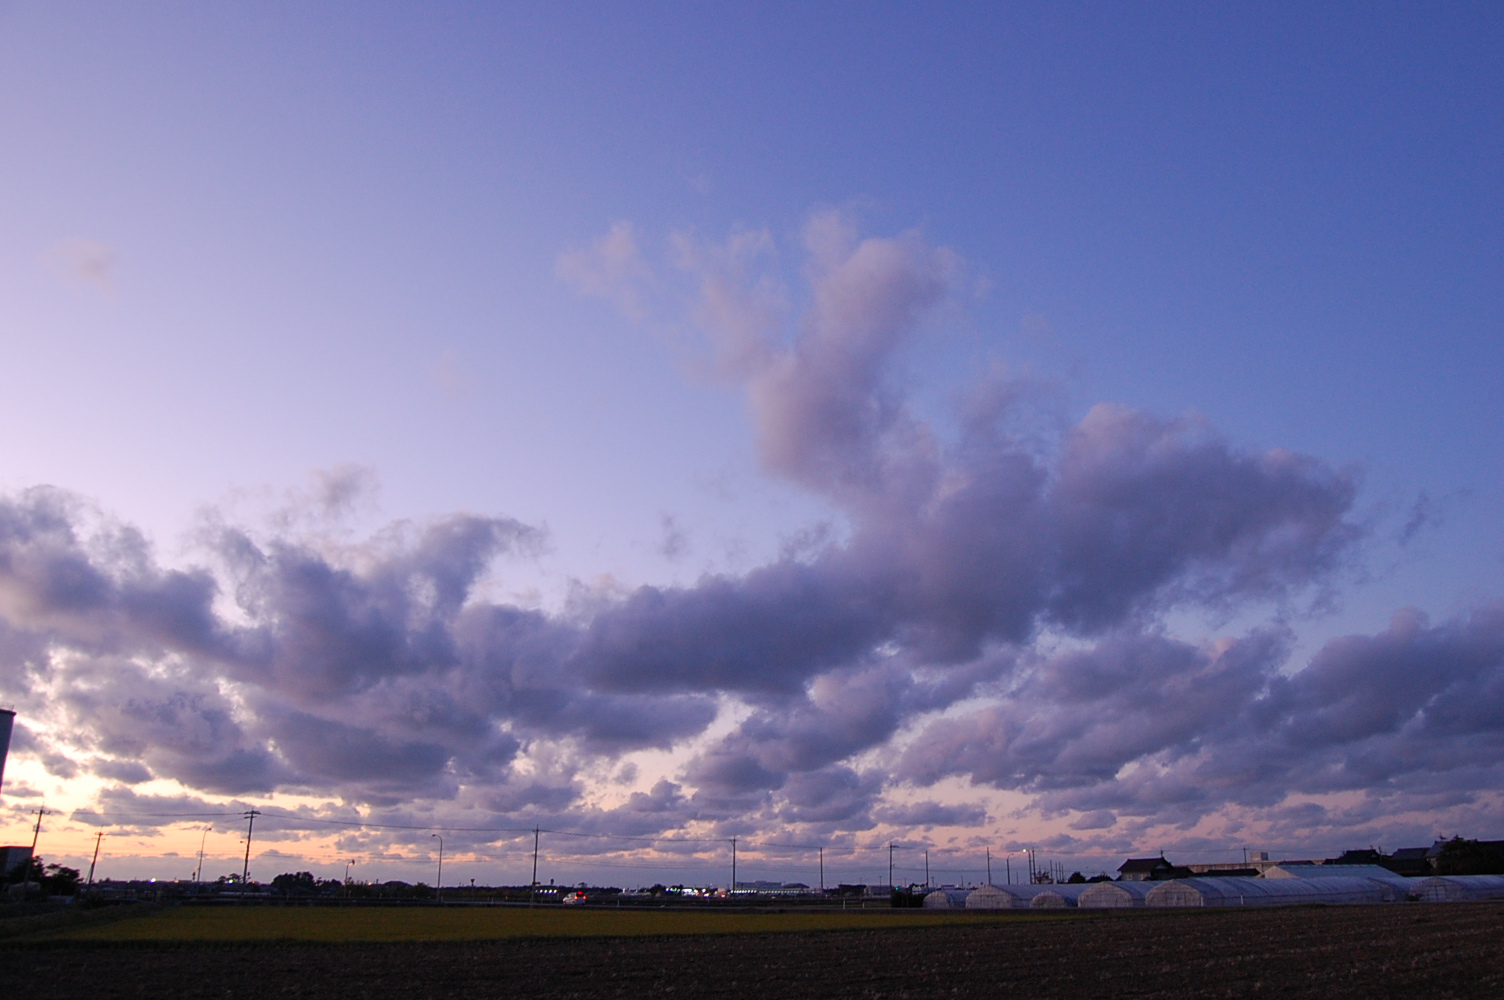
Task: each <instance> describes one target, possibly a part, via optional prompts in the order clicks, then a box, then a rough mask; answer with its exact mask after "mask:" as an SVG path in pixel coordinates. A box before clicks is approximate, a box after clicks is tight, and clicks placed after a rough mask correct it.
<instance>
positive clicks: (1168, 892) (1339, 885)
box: [1144, 877, 1397, 906]
mask: <svg viewBox="0 0 1504 1000" xmlns="http://www.w3.org/2000/svg"><path fill="white" fill-rule="evenodd" d="M1396 898H1397V894H1396V892H1395V889H1394V886H1393V885H1390V884H1387V883H1383V882H1376V881H1374V880H1373V879H1368V878H1341V877H1338V878H1242V877H1235V878H1185V879H1173V880H1172V881H1169V882H1161V883H1159V885H1157V886H1155V887H1154V888H1153V889H1151V890H1149V894H1148V895H1147V896H1145V897H1144V905H1145V906H1292V905H1296V904H1301V903H1327V904H1339V903H1340V904H1346V903H1386V902H1393V901H1395V899H1396Z"/></svg>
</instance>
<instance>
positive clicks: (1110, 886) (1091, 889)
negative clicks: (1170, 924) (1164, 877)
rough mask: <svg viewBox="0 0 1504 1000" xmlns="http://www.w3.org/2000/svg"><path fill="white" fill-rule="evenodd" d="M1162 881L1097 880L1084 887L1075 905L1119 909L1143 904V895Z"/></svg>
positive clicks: (1147, 893) (1089, 907)
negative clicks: (1084, 889) (1093, 883)
mask: <svg viewBox="0 0 1504 1000" xmlns="http://www.w3.org/2000/svg"><path fill="white" fill-rule="evenodd" d="M1160 884H1162V883H1159V882H1098V883H1096V884H1095V885H1089V886H1087V887H1086V891H1085V892H1083V893H1082V894H1081V895H1080V897H1079V898H1078V899H1077V900H1076V905H1077V906H1082V907H1086V908H1088V909H1121V908H1123V907H1129V906H1143V905H1144V897H1145V896H1147V895H1149V893H1150V891H1151V890H1153V889H1154V887H1155V886H1158V885H1160Z"/></svg>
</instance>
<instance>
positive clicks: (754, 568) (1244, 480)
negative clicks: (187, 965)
mask: <svg viewBox="0 0 1504 1000" xmlns="http://www.w3.org/2000/svg"><path fill="white" fill-rule="evenodd" d="M1501 52H1504V12H1501V8H1500V7H1499V6H1498V5H1496V4H1483V3H1460V2H1459V3H1437V4H1379V3H1374V4H1363V5H1356V4H1348V5H1338V4H1327V5H1313V4H1285V5H1282V4H1272V3H1271V4H1259V5H1225V4H1224V5H1189V4H1188V5H1177V4H1167V3H1166V4H1062V3H1052V4H1024V3H1015V4H996V5H991V4H962V3H952V4H945V3H941V4H924V5H918V4H907V5H901V4H881V3H874V2H864V3H851V4H844V3H822V4H808V3H788V4H780V3H756V4H687V3H684V4H679V3H664V4H649V3H630V4H613V3H589V4H567V3H547V4H503V3H488V4H401V5H399V4H386V3H365V4H334V3H330V4H321V5H313V4H302V3H288V4H273V3H244V4H234V3H215V4H207V5H205V4H168V3H152V4H134V3H112V4H99V3H94V4H73V3H66V2H48V3H30V2H25V3H0V349H3V354H0V422H3V423H0V426H3V428H4V432H3V434H0V705H6V706H10V707H14V709H15V710H16V712H17V722H16V732H15V736H14V739H13V742H12V748H11V756H10V760H9V762H8V764H7V767H6V773H5V777H4V785H3V789H0V841H3V842H4V843H29V842H30V838H31V834H32V828H31V824H32V822H34V819H35V813H36V810H37V809H38V808H39V807H42V806H43V805H44V804H45V807H46V808H47V809H48V810H57V812H56V813H55V814H52V815H49V816H48V817H47V819H46V822H45V823H44V825H43V832H42V834H41V837H40V841H39V844H38V852H39V853H41V854H43V855H44V856H46V857H47V858H48V859H49V860H59V859H60V860H66V861H67V862H68V863H72V864H75V865H77V864H79V863H84V864H86V863H87V860H88V852H89V851H90V850H91V849H92V848H93V845H94V842H95V834H96V833H97V832H100V831H103V832H104V833H105V840H104V844H105V845H106V852H107V859H108V863H107V864H105V863H102V867H101V874H102V875H114V876H117V877H119V876H124V875H154V876H158V877H166V878H180V877H185V876H187V875H188V874H189V873H190V872H191V870H192V869H193V867H194V865H195V864H196V854H197V850H198V846H199V843H200V839H201V837H205V836H207V845H208V846H207V848H206V850H207V851H208V853H209V855H210V858H211V859H212V861H209V862H206V870H207V873H208V874H210V875H218V874H223V873H224V872H228V871H231V870H237V871H238V870H239V865H240V862H239V852H240V851H241V850H242V849H243V847H242V846H241V845H240V844H239V842H238V839H237V838H238V836H240V835H241V833H242V832H243V830H244V826H243V823H242V821H240V820H239V819H237V818H236V814H237V813H238V812H239V811H241V810H244V809H247V808H250V807H252V806H254V807H256V808H259V809H262V810H263V811H264V812H265V813H266V815H267V818H266V819H265V820H264V821H263V820H258V826H257V830H256V840H255V844H254V848H253V857H252V869H253V874H254V875H257V876H259V877H262V878H267V879H269V878H270V877H271V876H272V875H275V874H277V873H278V872H281V871H292V870H299V869H304V868H311V869H313V870H315V871H316V872H318V873H319V874H320V875H338V874H339V873H340V872H341V871H343V869H344V866H345V862H346V861H349V860H355V861H356V862H357V866H358V867H357V872H356V874H359V875H362V876H364V877H368V878H372V879H387V878H403V879H407V880H410V881H415V880H417V879H419V878H422V879H424V880H430V876H431V874H432V872H431V867H430V866H431V858H432V852H433V838H432V834H434V833H440V834H442V836H444V837H445V839H446V843H447V848H446V849H447V850H448V851H450V852H452V854H451V856H452V858H453V861H452V862H450V861H446V865H445V878H446V881H448V880H450V878H451V877H452V878H453V879H454V880H457V881H458V880H462V879H468V878H471V877H474V878H475V879H476V881H477V882H479V883H482V884H485V883H492V882H504V881H514V882H515V881H526V879H527V877H528V875H527V871H526V866H525V864H524V859H525V856H527V857H530V851H531V847H532V836H531V834H530V833H528V834H526V835H525V836H524V835H521V834H519V833H517V832H516V831H520V830H530V829H531V828H532V827H535V826H538V827H542V828H543V829H545V830H550V831H555V833H553V834H550V835H548V836H550V837H551V838H552V840H551V842H550V843H551V846H550V847H549V848H548V851H549V852H551V853H549V854H548V855H547V857H548V859H549V867H548V868H547V869H546V872H540V875H542V874H546V876H547V877H557V878H559V879H560V880H561V881H569V882H573V881H579V880H582V879H589V880H592V881H604V882H609V883H612V884H626V885H636V884H649V883H651V882H653V881H668V880H688V881H696V882H707V881H708V882H715V881H717V880H719V881H720V882H721V884H724V882H725V880H726V877H727V873H726V872H725V871H724V870H723V869H724V868H725V865H724V863H723V862H724V859H725V857H726V854H727V852H726V850H725V847H724V845H725V842H726V841H727V840H729V838H731V837H737V838H738V840H739V842H744V843H746V844H748V845H749V846H748V847H747V848H746V849H745V850H746V854H745V856H744V858H743V862H744V864H745V865H746V868H745V870H744V873H743V877H746V878H776V879H786V878H787V879H793V878H799V879H800V880H802V881H806V882H809V881H811V876H812V874H813V867H812V866H813V855H812V850H813V847H814V846H819V845H823V846H826V848H827V850H828V851H829V852H830V853H829V854H828V855H827V868H828V869H829V871H828V880H829V881H831V882H834V881H836V880H838V879H840V880H847V881H873V880H876V879H877V877H878V875H879V874H880V873H881V874H883V875H884V876H885V874H886V872H885V869H883V870H882V871H881V872H880V869H879V867H878V861H877V860H876V859H877V858H878V857H879V855H881V856H882V859H883V860H882V864H883V865H885V864H886V847H885V845H887V844H888V843H889V842H892V841H897V842H899V843H900V844H903V845H905V847H904V850H905V851H907V852H908V855H907V860H906V861H905V862H904V863H905V864H907V865H910V866H912V865H913V864H914V863H915V862H914V858H915V857H917V856H918V855H917V852H918V851H920V850H922V849H926V848H927V849H929V850H931V852H932V854H933V855H934V857H935V858H936V859H937V860H936V866H937V868H943V869H945V870H947V871H950V872H953V873H955V874H954V875H953V876H952V875H947V876H946V877H948V878H949V877H956V878H961V877H968V878H975V877H978V876H977V872H976V869H977V866H978V865H979V864H980V862H979V861H978V859H979V858H981V857H982V856H983V855H984V852H985V851H986V850H987V849H991V850H992V852H993V853H994V856H995V857H1006V856H1009V855H1010V854H1011V855H1012V857H1014V858H1017V857H1018V854H1017V852H1018V851H1021V850H1023V849H1024V848H1029V847H1034V848H1037V849H1039V851H1040V853H1041V856H1042V857H1044V856H1048V857H1058V858H1061V859H1064V860H1065V862H1066V863H1067V864H1069V865H1070V866H1072V867H1090V868H1091V869H1092V870H1096V869H1097V868H1100V867H1103V866H1107V867H1115V866H1116V864H1117V863H1118V862H1119V861H1120V860H1121V858H1122V857H1123V856H1125V855H1129V854H1150V853H1157V852H1158V851H1160V850H1164V851H1166V852H1167V853H1169V854H1170V855H1171V856H1172V858H1173V859H1174V860H1177V861H1178V860H1181V859H1182V858H1185V859H1192V858H1195V859H1201V860H1222V861H1226V860H1234V859H1236V858H1237V857H1240V856H1241V853H1240V852H1241V850H1242V849H1243V848H1245V847H1247V848H1253V849H1259V850H1269V851H1271V852H1274V853H1276V854H1278V855H1285V856H1295V857H1309V856H1315V857H1322V856H1326V855H1327V854H1330V853H1334V852H1338V851H1341V850H1343V849H1345V848H1350V847H1367V846H1370V845H1374V846H1383V847H1385V848H1388V849H1392V848H1397V847H1402V846H1413V845H1422V844H1429V843H1430V842H1431V840H1432V839H1434V838H1435V837H1437V836H1451V835H1453V834H1462V835H1465V836H1474V837H1490V838H1498V837H1504V585H1501V577H1504V464H1501V456H1504V393H1501V391H1500V386H1501V384H1504V321H1501V316H1504V183H1501V178H1504V60H1501V59H1500V53H1501ZM206 827H212V830H211V831H210V832H209V833H208V834H207V835H205V834H204V830H205V828H206ZM566 835H578V836H566ZM627 838H640V839H637V840H630V839H627ZM759 845H761V846H759ZM768 845H800V846H798V847H797V848H795V847H772V846H768ZM880 848H881V850H880ZM264 852H270V853H269V854H266V853H264ZM940 859H943V861H942V860H940ZM451 863H452V864H453V866H454V867H453V874H452V876H451V869H450V865H451ZM968 866H969V874H967V872H968ZM906 871H912V868H909V869H906Z"/></svg>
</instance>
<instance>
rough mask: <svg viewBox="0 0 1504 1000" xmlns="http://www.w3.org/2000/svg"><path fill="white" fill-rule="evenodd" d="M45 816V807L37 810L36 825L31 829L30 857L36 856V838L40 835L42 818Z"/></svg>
mask: <svg viewBox="0 0 1504 1000" xmlns="http://www.w3.org/2000/svg"><path fill="white" fill-rule="evenodd" d="M45 815H47V807H46V806H42V807H41V808H40V809H38V810H37V825H36V826H34V827H32V829H31V856H32V857H33V858H35V857H36V856H37V837H39V836H41V834H42V817H43V816H45Z"/></svg>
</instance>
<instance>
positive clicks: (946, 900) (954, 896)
mask: <svg viewBox="0 0 1504 1000" xmlns="http://www.w3.org/2000/svg"><path fill="white" fill-rule="evenodd" d="M969 895H971V890H970V889H956V888H945V889H936V890H934V891H933V892H927V893H925V894H924V908H925V909H926V910H960V909H964V908H965V906H966V897H967V896H969Z"/></svg>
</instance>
